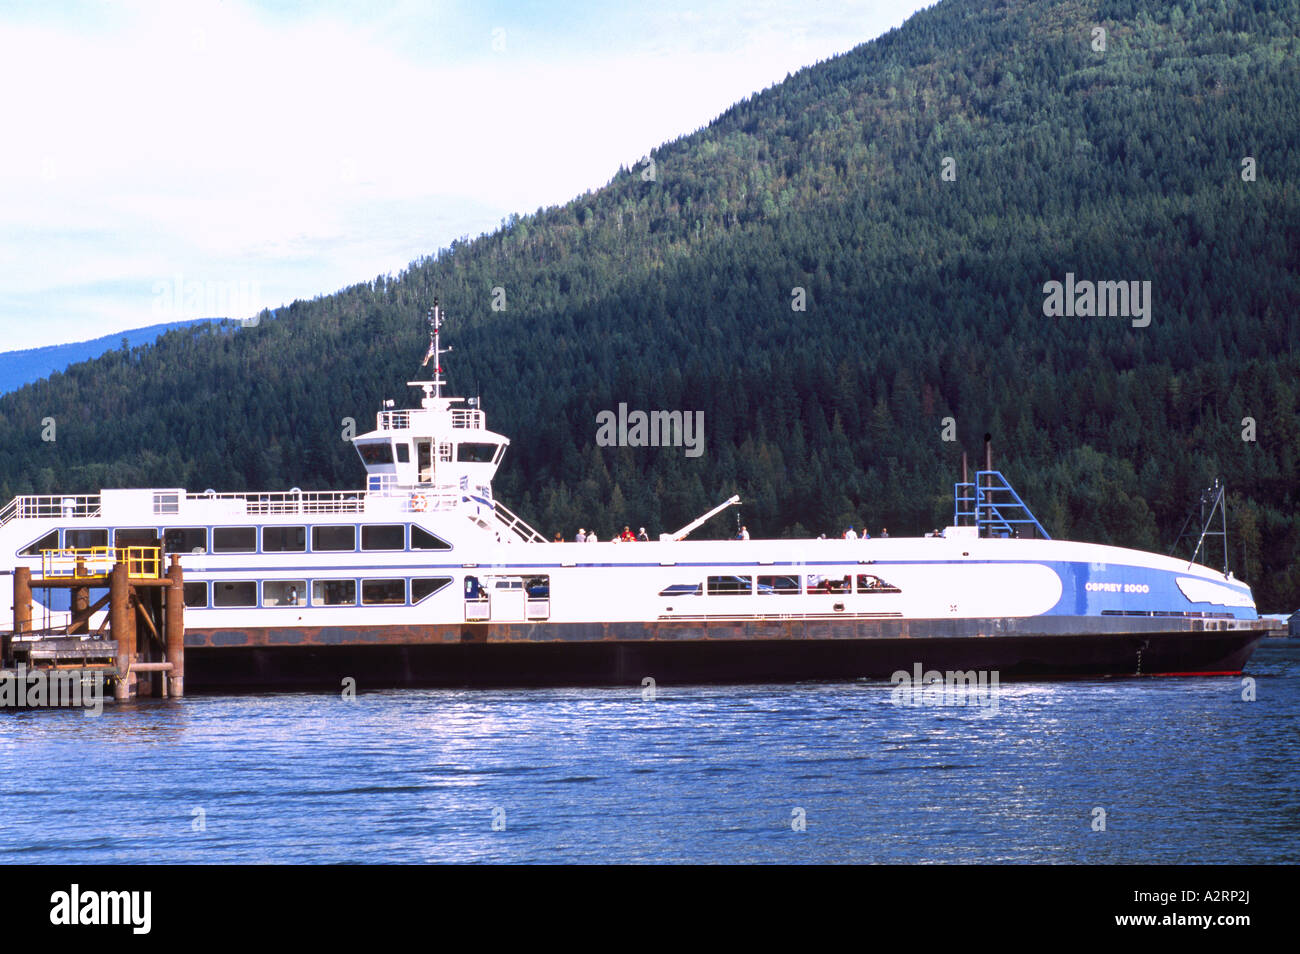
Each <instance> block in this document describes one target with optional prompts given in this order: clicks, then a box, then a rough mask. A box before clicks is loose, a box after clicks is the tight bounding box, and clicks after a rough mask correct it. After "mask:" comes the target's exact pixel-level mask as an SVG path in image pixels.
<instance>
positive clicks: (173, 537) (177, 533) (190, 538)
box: [163, 527, 208, 553]
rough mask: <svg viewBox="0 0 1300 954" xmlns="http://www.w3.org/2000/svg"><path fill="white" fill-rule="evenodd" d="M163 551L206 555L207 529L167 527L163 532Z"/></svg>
mask: <svg viewBox="0 0 1300 954" xmlns="http://www.w3.org/2000/svg"><path fill="white" fill-rule="evenodd" d="M163 549H165V550H166V551H167V552H168V553H207V552H208V528H207V527H168V528H167V529H166V530H165V531H163Z"/></svg>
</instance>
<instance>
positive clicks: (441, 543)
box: [411, 524, 451, 550]
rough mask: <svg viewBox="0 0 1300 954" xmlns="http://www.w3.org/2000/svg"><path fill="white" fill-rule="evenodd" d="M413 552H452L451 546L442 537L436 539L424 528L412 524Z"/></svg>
mask: <svg viewBox="0 0 1300 954" xmlns="http://www.w3.org/2000/svg"><path fill="white" fill-rule="evenodd" d="M411 549H412V550H450V549H451V544H450V543H448V542H447V541H446V540H444V539H442V538H441V537H435V536H434V535H433V534H432V533H430V532H429V531H428V530H425V529H424V528H423V527H417V526H416V525H415V524H411Z"/></svg>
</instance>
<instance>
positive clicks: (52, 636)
mask: <svg viewBox="0 0 1300 954" xmlns="http://www.w3.org/2000/svg"><path fill="white" fill-rule="evenodd" d="M13 578H14V628H13V630H12V631H11V632H8V633H0V678H19V679H21V678H27V677H30V676H31V675H32V674H35V673H47V674H50V675H55V674H67V675H69V676H71V675H72V674H75V673H80V674H81V675H83V676H94V675H95V674H100V673H102V674H103V676H102V677H103V679H104V681H105V684H107V685H111V686H112V688H113V699H114V701H119V702H121V701H126V700H128V699H132V698H137V697H161V698H168V697H171V698H180V697H181V696H183V695H184V694H185V582H184V572H183V570H182V569H181V565H180V559H179V557H178V556H177V555H176V554H172V557H171V564H170V566H168V567H167V568H166V569H165V571H164V568H163V554H162V550H161V548H159V547H93V548H87V549H72V550H44V551H42V552H41V567H40V570H39V571H38V572H35V573H34V572H33V569H32V568H31V567H29V566H18V567H15V568H14V573H13ZM56 589H65V590H68V591H70V593H69V607H70V609H69V612H68V617H69V618H68V622H67V623H66V624H64V625H61V626H50V625H48V620H47V624H46V625H44V626H42V627H37V626H35V625H34V620H33V614H32V604H33V601H32V594H33V593H34V592H39V591H42V590H44V591H46V592H47V594H48V592H49V591H51V590H56ZM95 590H99V591H101V595H100V596H99V597H98V598H97V599H95V601H94V602H93V603H92V602H91V594H92V592H93V591H95ZM49 604H50V600H49V599H47V600H45V605H46V606H48V605H49ZM105 609H107V612H104V613H103V618H102V620H101V621H100V623H99V625H98V626H96V627H95V629H94V630H93V631H92V630H91V628H90V627H91V622H92V621H93V619H94V617H95V616H96V615H97V614H99V613H101V612H103V611H104V610H105ZM60 615H62V614H60Z"/></svg>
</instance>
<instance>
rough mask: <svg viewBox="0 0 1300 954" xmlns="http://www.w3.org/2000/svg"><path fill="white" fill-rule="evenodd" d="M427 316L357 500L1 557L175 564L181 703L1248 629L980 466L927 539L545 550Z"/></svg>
mask: <svg viewBox="0 0 1300 954" xmlns="http://www.w3.org/2000/svg"><path fill="white" fill-rule="evenodd" d="M429 320H430V345H429V350H428V353H427V354H426V356H425V364H424V365H422V367H424V366H427V365H428V363H429V362H430V361H431V360H432V361H433V369H434V373H433V376H432V378H430V379H427V380H416V381H411V382H408V384H409V385H410V386H412V387H415V388H418V389H419V390H420V391H421V392H422V398H421V399H420V401H419V406H418V407H412V408H409V409H400V410H398V409H394V408H393V406H392V405H393V402H391V401H389V402H385V407H384V408H382V409H381V410H380V411H379V412H378V415H377V418H376V421H375V428H374V429H373V430H371V431H369V432H367V433H364V434H360V435H358V436H356V437H355V438H353V441H352V442H353V444H354V446H355V448H356V452H357V454H358V455H359V457H360V460H361V464H362V465H363V466H364V468H365V471H366V484H365V488H364V489H361V490H344V491H325V492H319V491H301V490H298V489H296V488H295V489H292V490H288V491H284V492H273V493H216V492H214V491H211V490H208V491H205V492H203V493H190V492H187V491H185V490H183V489H179V488H162V489H158V488H148V489H121V490H111V489H106V490H102V491H101V492H100V493H97V494H89V495H66V496H62V495H53V496H20V497H17V498H15V499H14V500H12V501H11V502H9V503H8V504H7V505H6V506H5V507H4V508H3V509H2V510H0V553H3V554H4V556H5V557H6V560H5V561H4V562H11V565H13V566H23V565H26V566H29V567H31V568H33V569H34V570H37V569H39V567H40V565H41V561H42V554H43V553H45V554H46V555H48V554H49V553H51V552H55V551H69V550H81V549H87V548H102V547H109V548H128V547H130V548H137V547H146V548H149V547H154V548H160V549H161V550H162V551H163V553H165V554H178V555H180V559H181V564H182V567H183V571H184V581H185V582H184V602H185V609H184V629H185V636H184V647H185V659H186V663H185V666H186V680H185V681H186V683H187V689H189V690H190V691H195V690H224V689H231V688H269V689H300V688H312V687H335V688H337V687H339V686H340V685H341V684H342V683H343V681H344V680H346V679H348V678H352V679H355V680H356V685H357V686H358V687H359V688H362V689H364V688H378V687H386V686H415V685H421V686H492V685H496V686H511V685H564V684H573V685H577V684H608V685H640V684H646V683H645V680H647V679H653V680H656V681H657V682H678V683H681V682H716V681H788V680H800V679H826V678H839V679H845V678H862V677H865V678H889V677H890V676H891V675H892V674H894V673H897V672H899V671H902V672H911V671H913V670H914V669H915V668H916V667H924V669H926V670H936V671H937V670H948V671H954V670H956V671H966V672H969V671H972V670H975V671H987V672H996V673H998V674H999V677H1000V678H1002V679H1013V678H1044V677H1054V678H1061V677H1091V676H1151V675H1180V674H1181V675H1185V674H1235V673H1239V672H1241V670H1242V668H1243V666H1244V665H1245V664H1246V661H1247V659H1248V658H1249V657H1250V655H1251V653H1252V651H1253V650H1254V648H1255V646H1256V645H1257V644H1258V642H1259V640H1260V639H1261V638H1262V636H1263V629H1262V627H1261V624H1260V622H1259V618H1258V615H1257V613H1256V610H1255V604H1254V600H1253V598H1252V595H1251V590H1250V588H1249V587H1248V586H1247V585H1246V584H1244V583H1242V582H1241V581H1239V580H1236V579H1234V578H1232V576H1231V575H1226V574H1225V573H1222V572H1219V571H1217V570H1214V569H1211V568H1210V567H1208V566H1203V565H1200V564H1196V563H1189V562H1188V561H1185V560H1180V559H1176V558H1173V557H1168V556H1161V555H1156V554H1152V553H1145V552H1141V551H1137V550H1131V549H1124V548H1121V547H1115V546H1104V545H1100V544H1092V543H1075V542H1066V541H1058V540H1052V539H1050V537H1049V535H1048V534H1047V532H1046V531H1045V530H1044V529H1043V527H1042V526H1041V525H1040V524H1039V522H1038V521H1037V520H1036V519H1035V518H1034V516H1033V514H1032V513H1031V512H1030V510H1029V508H1028V507H1027V506H1025V504H1024V502H1023V501H1022V500H1021V499H1020V497H1019V496H1018V495H1017V494H1016V492H1015V490H1014V489H1013V488H1012V487H1011V485H1010V483H1009V482H1008V481H1007V480H1006V478H1005V477H1004V476H1003V475H1002V474H1001V473H1000V472H998V471H995V470H993V469H992V467H991V463H988V462H987V461H986V467H985V469H984V470H980V471H978V472H977V473H976V474H975V475H974V477H975V479H974V480H973V481H968V480H966V479H965V475H963V480H962V481H961V482H959V483H957V485H956V487H955V492H954V509H953V523H952V525H951V526H949V527H947V528H946V529H944V530H942V531H941V532H938V533H936V534H932V535H927V536H924V537H917V538H903V537H896V538H883V539H830V540H826V539H818V540H788V539H779V540H763V539H753V540H689V539H686V537H687V536H688V535H689V533H690V532H692V531H693V530H694V529H696V528H697V527H698V526H699V525H701V524H702V523H703V522H704V521H705V520H706V519H708V518H709V517H711V516H713V515H714V514H715V513H717V512H718V511H720V510H722V509H725V507H726V506H728V505H729V504H732V503H736V502H738V498H734V497H733V498H732V499H731V500H729V501H727V502H726V503H724V504H723V505H722V506H720V507H718V508H715V510H714V511H710V513H709V514H705V515H704V516H703V517H701V518H700V519H699V520H696V521H693V522H692V523H691V524H689V525H687V526H686V527H684V528H682V529H681V530H680V531H678V532H676V533H672V534H663V535H661V536H660V538H659V539H657V540H653V541H643V542H640V541H639V542H618V541H607V542H596V543H591V542H581V543H579V542H576V541H565V542H548V541H547V540H545V539H544V538H543V537H542V536H541V535H540V534H539V533H537V531H535V530H534V529H533V528H532V527H530V526H528V525H527V524H526V523H525V522H524V521H523V520H522V519H520V518H519V517H518V516H516V515H515V514H514V513H512V512H511V511H510V510H509V509H508V508H507V507H506V506H505V504H503V503H502V502H501V501H499V500H497V499H496V498H495V497H494V495H493V493H492V480H493V477H494V475H495V474H496V471H497V468H498V467H499V466H500V465H501V461H502V457H503V456H504V454H505V452H506V449H507V448H508V447H509V444H510V442H509V440H508V439H507V438H506V437H504V436H503V435H501V434H498V433H496V432H493V431H491V430H489V429H488V427H487V421H486V418H485V415H484V412H483V410H482V409H481V408H480V407H478V406H477V405H478V402H477V400H466V399H462V398H455V397H449V396H444V393H443V391H444V388H445V387H446V382H445V381H444V379H443V368H442V358H443V355H444V354H445V353H446V352H447V351H448V350H450V349H443V348H442V347H441V337H440V335H441V328H442V324H443V316H442V313H441V310H440V309H439V308H438V307H437V306H436V305H435V307H434V309H432V310H431V312H430V319H429ZM35 587H36V588H35V591H34V594H33V597H34V601H35V604H36V605H35V611H34V622H40V623H41V624H42V625H43V626H44V627H45V628H46V629H47V630H48V629H49V628H50V627H55V626H58V625H60V624H61V623H66V622H67V620H68V619H69V616H70V612H69V606H68V605H67V604H68V596H67V590H66V589H63V590H46V591H42V590H41V589H40V585H39V583H37V584H35ZM99 595H100V594H97V593H92V594H91V601H92V602H94V601H96V600H97V599H98V597H99ZM12 596H13V571H12V570H6V571H4V573H3V575H0V607H5V606H11V604H13V602H14V600H13V599H12ZM60 599H62V601H63V602H62V603H60ZM12 618H13V616H12V612H11V615H10V620H9V622H10V623H11V622H12ZM5 624H6V620H5V619H4V617H0V630H7V629H11V628H12V626H11V625H5ZM92 628H94V627H93V625H92Z"/></svg>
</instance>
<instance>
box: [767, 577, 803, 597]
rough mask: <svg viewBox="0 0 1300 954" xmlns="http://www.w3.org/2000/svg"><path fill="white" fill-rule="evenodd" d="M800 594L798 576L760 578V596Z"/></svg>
mask: <svg viewBox="0 0 1300 954" xmlns="http://www.w3.org/2000/svg"><path fill="white" fill-rule="evenodd" d="M798 592H799V577H797V576H760V577H759V578H758V595H759V596H763V595H765V594H778V595H783V596H785V595H790V594H792V593H798Z"/></svg>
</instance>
